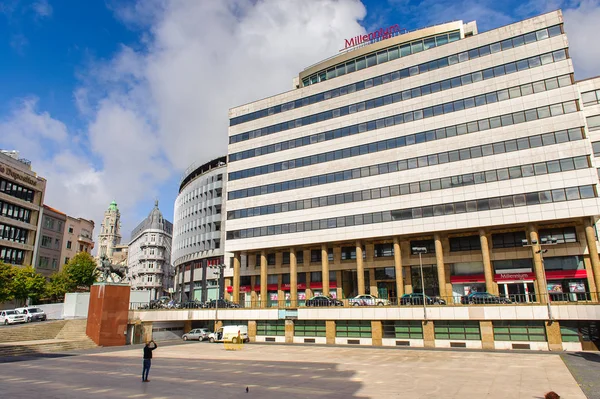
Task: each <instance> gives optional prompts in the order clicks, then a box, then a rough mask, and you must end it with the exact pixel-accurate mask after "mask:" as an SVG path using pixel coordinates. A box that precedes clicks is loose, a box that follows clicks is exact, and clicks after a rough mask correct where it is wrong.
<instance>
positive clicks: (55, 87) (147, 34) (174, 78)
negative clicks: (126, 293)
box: [0, 0, 600, 240]
mask: <svg viewBox="0 0 600 399" xmlns="http://www.w3.org/2000/svg"><path fill="white" fill-rule="evenodd" d="M557 8H562V9H563V12H564V16H565V21H566V31H567V34H568V36H569V42H570V47H571V55H572V57H573V58H574V63H575V68H576V78H578V79H583V78H586V77H590V76H595V75H598V74H600V46H598V45H597V43H596V42H595V40H596V36H597V24H598V21H600V0H585V1H559V0H550V1H544V0H537V1H536V0H530V1H529V2H527V1H513V0H507V1H495V0H494V1H492V0H478V1H476V2H474V1H472V0H469V1H467V0H452V1H435V0H423V1H412V0H411V1H409V0H387V1H386V0H375V1H374V0H363V1H362V2H361V1H359V0H297V1H295V0H214V1H213V0H140V1H134V0H131V1H123V0H86V1H67V0H31V1H27V0H0V60H2V62H0V87H1V88H2V89H1V90H0V148H2V149H16V150H19V151H20V153H21V156H22V157H24V158H28V159H30V160H31V161H32V165H33V168H34V170H35V171H36V172H38V173H39V174H40V175H41V176H43V177H45V178H46V179H47V180H48V186H47V192H46V203H47V204H48V205H50V206H53V207H55V208H58V209H60V210H62V211H63V212H66V213H68V214H70V215H73V216H79V217H84V218H90V219H93V220H96V221H99V220H101V218H102V214H103V212H104V210H105V209H106V208H107V206H108V204H109V203H110V202H111V201H112V200H113V199H114V200H116V201H117V203H118V204H119V208H120V210H121V218H122V223H123V230H124V231H123V236H124V238H125V240H127V239H128V237H129V232H130V231H131V229H132V228H134V227H135V226H136V225H137V223H138V222H139V221H141V219H143V218H144V217H145V216H146V214H147V213H148V212H149V211H150V209H151V208H152V206H153V202H154V200H155V199H159V200H160V205H161V209H162V210H163V213H164V214H165V216H166V217H167V218H168V219H170V220H172V215H173V202H174V199H175V197H176V195H177V189H178V184H179V180H180V178H181V174H182V172H183V170H185V168H186V167H187V166H189V164H190V163H192V162H194V161H195V162H199V163H203V162H206V161H208V160H210V159H213V158H215V157H218V156H221V155H224V154H225V153H226V151H227V126H228V117H227V113H228V109H229V108H231V107H233V106H236V105H240V104H244V103H247V102H250V101H252V100H255V99H260V98H263V97H266V96H270V95H273V94H276V93H278V92H281V91H285V90H289V89H291V87H292V78H293V77H294V76H297V75H298V72H299V71H301V70H302V69H303V68H305V67H306V66H308V65H311V64H313V63H315V62H317V61H319V60H321V59H324V58H327V57H329V56H331V55H334V54H336V53H337V51H338V49H339V48H341V47H342V45H343V40H344V38H346V37H353V36H356V35H358V34H361V33H363V32H365V31H369V30H371V29H375V28H378V27H380V26H386V25H389V24H395V23H398V24H399V25H400V26H402V27H404V28H407V29H415V28H418V27H422V26H426V25H432V24H436V23H440V22H445V21H448V20H453V19H462V20H464V21H470V20H473V19H475V20H477V21H478V27H479V30H480V32H481V31H485V30H489V29H493V28H495V27H498V26H502V25H506V24H509V23H511V22H514V21H518V20H521V19H524V18H527V17H530V16H533V15H537V14H540V13H543V12H546V11H550V10H554V9H557ZM98 227H99V226H97V229H96V233H97V230H98Z"/></svg>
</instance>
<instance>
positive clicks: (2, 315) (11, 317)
mask: <svg viewBox="0 0 600 399" xmlns="http://www.w3.org/2000/svg"><path fill="white" fill-rule="evenodd" d="M26 322H27V317H26V316H25V315H24V314H21V313H19V312H17V311H16V310H2V311H0V323H2V324H4V325H8V324H15V323H26Z"/></svg>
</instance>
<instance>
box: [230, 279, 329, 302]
mask: <svg viewBox="0 0 600 399" xmlns="http://www.w3.org/2000/svg"><path fill="white" fill-rule="evenodd" d="M297 286H298V306H304V302H305V301H306V299H307V298H306V289H307V284H306V283H299V284H298V285H297ZM278 287H279V286H278V284H267V307H270V308H271V307H273V308H274V307H279V306H284V305H285V306H291V296H290V284H282V285H281V291H282V294H283V295H282V297H281V298H279V294H280V292H279V289H278ZM308 288H310V289H311V291H312V293H313V296H316V295H321V294H322V293H323V283H321V282H314V283H310V286H309V287H308ZM336 288H337V283H336V282H335V281H331V282H330V283H329V293H330V295H331V296H332V297H333V298H336V294H337V293H336ZM227 292H228V293H230V294H231V293H232V292H233V287H231V286H229V287H227ZM251 292H252V287H251V286H249V285H241V286H240V304H244V307H248V308H249V307H252V306H258V305H259V304H260V299H261V298H260V285H255V286H254V292H255V293H256V302H257V303H256V304H252V299H251V298H252V295H251ZM308 299H310V298H308ZM280 301H281V303H280Z"/></svg>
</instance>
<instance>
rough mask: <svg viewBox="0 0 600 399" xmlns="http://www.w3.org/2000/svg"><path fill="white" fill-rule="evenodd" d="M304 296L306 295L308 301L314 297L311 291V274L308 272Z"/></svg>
mask: <svg viewBox="0 0 600 399" xmlns="http://www.w3.org/2000/svg"><path fill="white" fill-rule="evenodd" d="M304 295H306V299H310V298H312V296H313V294H312V290H311V289H310V272H306V290H305V291H304Z"/></svg>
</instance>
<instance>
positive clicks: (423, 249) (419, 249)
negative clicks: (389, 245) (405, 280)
mask: <svg viewBox="0 0 600 399" xmlns="http://www.w3.org/2000/svg"><path fill="white" fill-rule="evenodd" d="M412 253H413V254H419V268H420V269H421V292H422V294H423V319H424V320H425V323H427V304H426V301H425V278H424V277H423V259H422V258H421V255H422V254H426V253H427V248H426V247H412Z"/></svg>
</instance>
